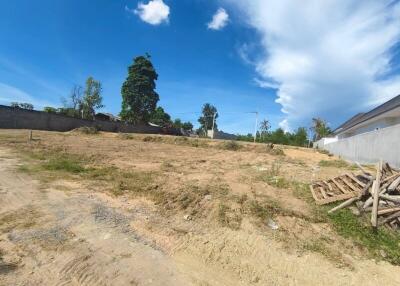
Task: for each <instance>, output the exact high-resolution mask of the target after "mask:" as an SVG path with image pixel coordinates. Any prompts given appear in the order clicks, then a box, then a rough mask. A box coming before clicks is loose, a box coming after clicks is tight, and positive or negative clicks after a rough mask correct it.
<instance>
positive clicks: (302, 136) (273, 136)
mask: <svg viewBox="0 0 400 286" xmlns="http://www.w3.org/2000/svg"><path fill="white" fill-rule="evenodd" d="M265 124H266V123H265ZM237 140H239V141H247V142H253V141H254V136H253V134H250V133H249V134H247V135H238V136H237ZM256 142H258V143H273V144H281V145H292V146H300V147H306V146H307V145H308V139H307V130H306V128H304V127H300V128H298V129H297V130H296V132H294V133H290V132H285V131H284V130H283V129H282V128H278V129H276V130H274V131H272V132H271V131H268V132H267V131H265V129H263V130H262V131H261V133H260V132H257V140H256Z"/></svg>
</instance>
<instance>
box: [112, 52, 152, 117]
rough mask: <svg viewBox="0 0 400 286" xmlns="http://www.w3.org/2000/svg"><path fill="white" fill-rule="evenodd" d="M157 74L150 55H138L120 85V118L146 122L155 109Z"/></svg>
mask: <svg viewBox="0 0 400 286" xmlns="http://www.w3.org/2000/svg"><path fill="white" fill-rule="evenodd" d="M157 79H158V74H157V72H156V71H155V69H154V67H153V64H152V63H151V61H150V56H149V55H148V54H146V56H139V57H136V58H135V59H134V63H133V64H132V65H131V66H130V67H129V68H128V77H127V78H126V80H125V82H124V83H123V85H122V89H121V94H122V110H121V113H120V115H121V118H122V119H123V120H125V121H128V122H131V123H135V124H137V123H147V122H149V119H150V117H151V114H152V113H153V112H154V111H155V109H156V105H157V102H158V100H159V96H158V94H157V92H156V91H155V88H156V83H155V81H156V80H157Z"/></svg>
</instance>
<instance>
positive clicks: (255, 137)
mask: <svg viewBox="0 0 400 286" xmlns="http://www.w3.org/2000/svg"><path fill="white" fill-rule="evenodd" d="M255 114H256V125H255V126H254V143H256V139H257V125H258V112H257V111H256V112H255Z"/></svg>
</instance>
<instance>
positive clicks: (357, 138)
mask: <svg viewBox="0 0 400 286" xmlns="http://www.w3.org/2000/svg"><path fill="white" fill-rule="evenodd" d="M315 146H316V147H318V148H321V149H326V150H328V151H330V152H331V153H333V154H335V155H338V156H341V157H343V158H345V159H348V160H351V161H359V162H361V163H376V162H377V161H378V160H379V159H383V160H385V161H387V162H389V163H392V164H393V165H395V166H400V95H398V96H396V97H394V98H393V99H391V100H389V101H387V102H385V103H384V104H382V105H380V106H378V107H376V108H374V109H373V110H371V111H369V112H366V113H359V114H357V115H355V116H353V117H352V118H350V119H349V120H347V121H346V122H344V123H343V124H342V125H340V126H339V127H338V128H336V129H335V130H334V131H333V136H332V137H329V138H323V139H321V140H319V141H318V142H315Z"/></svg>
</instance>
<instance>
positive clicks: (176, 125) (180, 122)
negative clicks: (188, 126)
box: [173, 118, 182, 129]
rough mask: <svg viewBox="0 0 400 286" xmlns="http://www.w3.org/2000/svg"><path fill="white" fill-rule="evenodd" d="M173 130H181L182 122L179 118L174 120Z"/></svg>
mask: <svg viewBox="0 0 400 286" xmlns="http://www.w3.org/2000/svg"><path fill="white" fill-rule="evenodd" d="M173 126H174V128H178V129H180V128H182V120H181V119H180V118H176V119H175V120H174V123H173Z"/></svg>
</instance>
